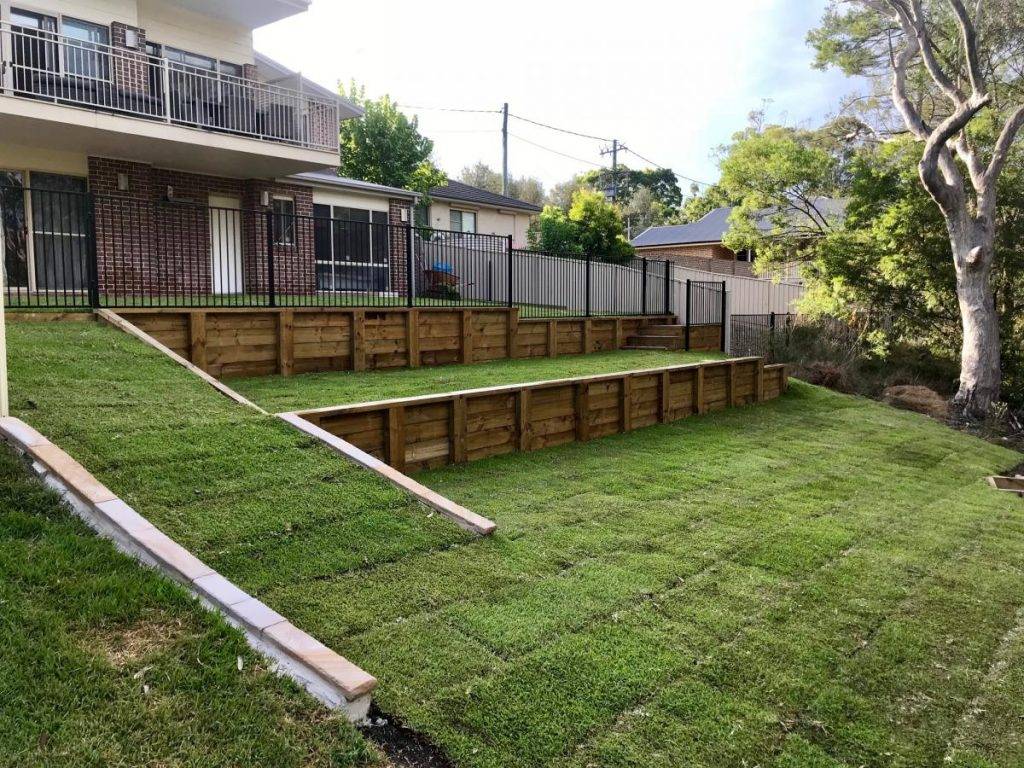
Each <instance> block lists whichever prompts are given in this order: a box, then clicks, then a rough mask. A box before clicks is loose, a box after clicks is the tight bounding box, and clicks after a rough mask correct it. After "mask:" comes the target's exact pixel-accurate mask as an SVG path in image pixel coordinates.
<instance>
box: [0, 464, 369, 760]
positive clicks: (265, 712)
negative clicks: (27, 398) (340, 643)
mask: <svg viewBox="0 0 1024 768" xmlns="http://www.w3.org/2000/svg"><path fill="white" fill-rule="evenodd" d="M239 657H241V659H242V669H241V670H239V669H238V665H237V664H238V658H239ZM0 669H2V670H3V674H2V675H0V765H4V766H22V767H25V768H27V767H28V766H44V765H45V766H69V768H70V767H71V766H74V768H86V767H88V766H97V767H98V766H104V767H106V766H110V767H111V768H117V767H120V766H154V765H165V766H170V765H174V766H182V767H184V766H195V767H196V768H200V766H201V767H202V768H208V766H234V765H266V766H270V765H273V766H282V767H284V766H296V767H298V766H302V767H303V768H307V767H312V766H323V767H324V768H327V767H328V766H330V767H332V768H341V767H342V766H355V765H367V764H370V763H376V762H377V759H376V757H375V754H374V753H373V751H372V750H371V749H369V748H368V747H367V746H366V744H365V742H364V741H363V739H362V737H361V736H360V735H359V734H358V733H356V731H355V729H353V728H352V727H351V726H350V725H349V724H348V722H346V721H345V720H344V718H343V717H341V716H339V715H332V714H330V713H328V712H326V711H325V710H324V708H323V707H322V706H321V705H320V703H319V702H317V701H314V700H313V699H311V698H310V697H308V696H307V695H305V693H304V692H302V691H300V690H299V689H298V688H297V687H296V686H294V685H292V684H291V683H289V682H288V681H286V680H284V679H282V678H279V677H277V676H276V675H274V674H273V673H271V672H269V671H268V670H267V669H265V668H264V666H263V661H262V659H260V658H259V657H257V656H256V655H255V654H253V653H251V652H250V650H249V648H248V646H247V645H246V644H245V642H244V641H243V640H242V638H241V636H240V635H239V633H238V632H237V631H235V630H234V629H231V628H230V627H228V626H227V625H226V624H224V623H223V622H222V621H220V620H218V619H217V618H215V617H214V616H213V615H212V614H210V613H208V612H206V611H204V610H202V609H201V608H200V607H199V606H198V604H197V603H195V602H194V601H192V600H191V599H189V598H188V596H187V595H186V594H185V593H184V591H183V590H181V589H179V588H178V587H176V586H174V585H172V584H171V583H170V582H168V581H166V580H164V579H162V578H160V577H159V576H157V575H156V574H155V573H153V572H151V571H147V570H145V569H142V568H140V567H139V566H138V565H136V564H135V562H134V561H132V560H130V559H129V558H127V557H125V556H123V555H121V554H120V553H118V552H117V551H115V549H114V548H113V546H112V545H110V544H109V543H107V542H105V541H102V540H100V539H98V538H97V537H95V536H93V535H92V533H91V531H89V530H88V529H87V528H86V527H85V526H84V525H83V524H82V523H80V522H79V521H78V520H77V519H76V518H74V517H73V516H72V515H71V514H70V512H68V511H67V510H66V509H65V508H64V507H63V505H62V504H61V503H60V501H59V499H58V497H57V496H56V495H55V494H53V493H52V492H50V491H48V490H45V489H44V488H43V487H42V485H41V484H40V483H39V482H38V481H37V480H36V479H35V478H34V477H32V476H31V475H29V473H28V470H27V469H26V467H25V466H24V465H22V464H21V462H20V460H18V459H16V458H15V457H14V455H13V454H12V453H11V452H10V451H8V450H6V449H4V448H0Z"/></svg>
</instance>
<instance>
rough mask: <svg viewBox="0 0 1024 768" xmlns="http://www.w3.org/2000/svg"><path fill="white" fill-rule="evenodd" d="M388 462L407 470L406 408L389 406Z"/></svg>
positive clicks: (401, 469)
mask: <svg viewBox="0 0 1024 768" xmlns="http://www.w3.org/2000/svg"><path fill="white" fill-rule="evenodd" d="M388 464H390V465H391V466H392V467H394V468H395V469H397V470H398V471H399V472H405V408H404V407H402V406H401V405H395V406H392V407H391V408H388Z"/></svg>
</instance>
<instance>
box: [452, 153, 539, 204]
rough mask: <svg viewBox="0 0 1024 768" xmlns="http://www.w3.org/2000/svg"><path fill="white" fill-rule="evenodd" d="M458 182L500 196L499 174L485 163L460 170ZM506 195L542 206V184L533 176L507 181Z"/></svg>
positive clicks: (478, 163)
mask: <svg viewBox="0 0 1024 768" xmlns="http://www.w3.org/2000/svg"><path fill="white" fill-rule="evenodd" d="M459 181H462V182H463V183H465V184H471V185H473V186H474V187H480V189H486V190H487V191H488V192H494V193H495V194H498V195H500V194H502V183H501V174H500V173H499V172H498V171H496V170H494V169H493V168H491V167H490V166H489V165H487V163H484V162H477V163H476V164H475V165H469V166H466V167H465V168H463V169H462V173H461V174H459ZM508 195H509V197H514V198H515V199H516V200H522V201H523V202H526V203H533V204H534V205H543V204H544V184H543V182H541V180H540V179H537V178H534V177H533V176H519V177H513V178H510V179H509V180H508Z"/></svg>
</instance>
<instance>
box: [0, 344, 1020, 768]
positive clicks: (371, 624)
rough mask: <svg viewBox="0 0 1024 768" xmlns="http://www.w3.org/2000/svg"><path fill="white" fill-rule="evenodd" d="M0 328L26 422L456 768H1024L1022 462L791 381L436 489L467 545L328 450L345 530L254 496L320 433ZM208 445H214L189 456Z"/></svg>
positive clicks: (316, 503)
mask: <svg viewBox="0 0 1024 768" xmlns="http://www.w3.org/2000/svg"><path fill="white" fill-rule="evenodd" d="M13 330H14V338H13V347H14V360H13V362H14V365H13V366H12V374H13V377H14V382H15V397H14V402H15V406H16V408H17V409H18V410H19V412H20V413H22V414H23V415H24V416H25V417H26V418H27V419H28V420H29V421H30V422H33V423H35V424H37V425H38V426H40V427H41V428H42V429H43V431H44V432H48V433H50V434H51V435H53V436H54V437H55V438H56V439H57V440H58V441H59V442H63V443H64V444H65V447H67V448H69V450H71V452H72V453H73V454H75V455H76V456H78V457H79V458H80V459H84V460H85V462H86V464H87V465H88V466H90V467H91V468H94V469H96V468H98V471H99V473H100V475H101V477H103V478H104V479H105V480H108V482H111V484H112V485H113V486H114V488H115V489H116V490H121V486H130V487H131V488H132V489H133V491H132V492H133V494H134V495H135V496H136V497H137V498H138V499H140V500H143V501H145V503H146V504H148V505H150V510H151V511H152V512H153V513H154V517H155V518H156V519H157V522H159V523H160V524H169V525H174V526H176V527H177V529H178V531H184V535H185V536H186V537H187V538H189V539H190V540H191V541H192V542H193V545H194V546H196V547H197V548H199V549H201V550H203V551H204V552H205V553H207V554H208V555H210V556H212V557H215V558H217V559H218V564H219V565H220V567H223V568H224V569H225V570H226V571H227V572H228V574H229V575H231V576H232V577H234V578H236V579H238V580H239V581H240V583H242V585H243V586H245V587H247V588H249V589H257V590H259V591H260V594H261V596H262V597H263V598H264V599H266V600H267V601H268V602H269V603H270V604H271V605H272V606H274V607H275V608H277V609H278V610H280V611H283V612H284V613H286V614H287V615H288V616H289V617H290V618H292V619H293V620H295V621H297V622H298V623H299V624H300V625H302V626H303V627H305V628H307V629H309V630H310V631H312V632H313V633H314V634H316V635H317V636H318V637H320V638H321V639H323V640H324V641H325V642H328V643H329V644H331V645H333V646H334V647H336V648H337V649H338V650H339V651H341V652H342V653H343V654H345V655H346V656H348V657H349V658H352V659H353V660H355V661H356V662H357V663H359V664H361V665H363V666H364V667H365V668H367V669H368V670H370V671H372V672H373V673H374V674H376V675H378V676H379V677H380V679H381V683H382V684H381V687H380V689H379V691H378V696H377V698H378V700H379V701H380V702H381V704H382V705H383V707H384V709H385V710H386V711H391V712H394V713H397V714H399V715H401V716H402V718H403V719H405V720H406V721H407V723H408V724H410V725H412V726H413V727H415V728H417V729H419V730H421V731H423V732H424V733H426V734H428V735H429V736H430V737H431V738H432V739H433V740H435V741H436V742H437V743H438V744H440V745H441V746H443V747H444V749H445V750H447V751H448V753H449V754H450V755H451V756H452V757H453V758H454V759H455V760H456V761H457V762H458V764H460V765H465V766H494V767H495V768H497V766H502V767H503V768H505V767H508V766H513V767H514V766H522V767H524V768H525V767H526V766H565V767H569V766H574V767H576V768H584V767H585V766H666V767H667V766H679V765H687V766H722V765H740V764H743V763H744V762H745V763H746V764H748V765H761V766H831V767H833V768H836V767H838V766H851V767H852V766H859V765H869V766H883V765H885V766H890V765H899V766H922V765H940V764H951V765H954V766H962V767H963V768H966V767H967V766H971V767H972V768H977V767H978V766H1007V767H1009V766H1016V765H1020V764H1022V762H1024V741H1022V725H1021V724H1022V722H1024V703H1022V702H1024V676H1022V675H1021V674H1020V671H1019V670H1020V668H1021V664H1022V662H1024V621H1022V620H1024V505H1022V504H1021V502H1020V500H1019V499H1017V498H1016V497H1014V496H1011V495H1009V494H998V493H996V492H994V491H992V490H991V489H989V488H988V487H987V486H986V485H985V483H984V481H983V477H984V476H985V475H987V474H991V473H992V472H994V471H998V470H1001V469H1004V468H1006V467H1008V466H1011V465H1014V464H1016V463H1018V462H1019V458H1020V457H1019V455H1017V454H1013V453H1011V452H1009V451H1006V450H1003V449H1001V448H998V447H995V446H991V445H988V444H986V443H983V442H981V441H978V440H975V439H973V438H970V437H968V436H965V435H962V434H959V433H956V432H953V431H951V430H948V429H946V428H945V427H942V426H941V425H939V424H937V423H934V422H931V421H929V420H927V419H925V418H923V417H919V416H916V415H914V414H908V413H903V412H898V411H895V410H892V409H889V408H887V407H884V406H882V405H879V404H877V403H873V402H870V401H866V400H861V399H856V398H849V397H844V396H841V395H837V394H834V393H831V392H827V391H824V390H820V389H816V388H812V387H808V386H805V385H801V384H794V386H793V387H792V390H791V392H790V394H789V395H787V396H786V397H784V398H782V399H781V400H778V401H774V402H772V403H769V404H765V405H763V406H758V407H752V408H747V409H737V410H734V411H730V412H723V413H718V414H714V415H710V416H707V417H702V418H696V419H690V420H686V421H683V422H679V423H676V424H671V425H662V426H658V427H652V428H649V429H645V430H639V431H636V432H630V433H628V434H625V435H618V436H615V437H611V438H606V439H602V440H597V441H593V442H591V443H587V444H574V445H568V446H563V447H560V448H555V449H551V450H547V451H543V452H538V453H531V454H515V455H511V456H506V457H501V458H496V459H491V460H488V461H483V462H478V463H474V464H471V465H468V466H465V467H449V468H445V469H442V470H437V471H435V472H431V473H427V474H425V475H424V476H423V477H422V478H421V479H423V480H424V481H425V482H426V483H427V484H428V485H430V486H431V487H434V488H435V489H437V490H439V491H440V492H442V493H445V494H447V495H449V496H451V497H453V498H455V499H456V500H457V501H459V502H461V503H464V504H466V505H468V506H469V507H470V508H472V509H474V510H475V511H477V512H480V513H481V514H484V515H487V516H488V517H491V518H493V519H495V520H497V522H498V524H499V531H498V533H497V535H495V536H494V537H492V538H489V539H469V538H466V537H461V536H459V535H458V534H456V533H455V532H453V531H450V529H448V528H445V529H443V530H442V529H436V528H434V527H433V525H432V524H431V521H429V520H427V519H426V518H425V517H424V516H423V515H421V514H416V513H415V512H414V511H410V510H409V509H406V508H405V507H404V506H402V505H400V504H397V505H396V504H391V505H390V506H388V504H387V503H386V502H387V501H388V499H389V498H390V497H389V496H388V494H387V493H386V492H385V491H383V490H379V489H378V491H377V493H378V494H379V495H376V496H374V497H373V498H372V499H370V500H369V501H368V502H367V504H366V506H361V505H360V503H359V501H360V497H361V494H362V493H363V492H364V490H365V488H366V487H367V486H372V483H370V482H369V481H368V480H366V479H365V478H363V477H362V476H360V475H358V473H347V471H346V470H345V469H343V468H342V465H339V464H337V463H336V462H329V463H328V464H327V465H325V466H324V467H323V470H322V471H324V472H326V473H327V474H328V475H329V476H332V477H342V478H343V479H342V482H341V485H342V486H343V487H344V489H346V490H345V492H342V491H333V492H336V493H338V494H339V496H337V497H334V496H331V497H330V498H332V499H333V498H344V499H345V500H346V502H345V503H346V504H347V505H352V506H346V507H345V510H346V512H345V514H340V513H339V512H338V511H337V510H332V513H333V517H330V516H325V517H323V518H321V515H323V510H322V508H321V507H320V505H321V503H322V501H321V497H319V496H316V495H314V492H313V490H312V489H313V488H317V487H319V482H318V478H320V477H322V476H320V475H314V476H312V479H307V480H306V481H300V479H299V477H298V476H296V475H294V474H291V475H290V477H291V480H290V483H291V484H292V485H291V486H289V488H290V489H291V488H294V493H295V497H294V498H295V501H294V502H291V503H289V506H288V507H287V510H286V511H282V509H281V505H282V504H285V503H287V502H289V498H288V497H286V496H277V497H276V503H267V502H266V500H265V499H264V495H265V494H273V493H275V491H274V489H273V484H274V478H275V476H276V472H277V466H278V464H280V465H281V467H282V471H284V472H285V473H286V474H289V473H292V472H294V471H295V469H294V465H293V462H297V461H299V459H296V458H295V456H304V457H306V458H304V459H303V461H307V462H309V461H312V459H310V458H308V457H309V456H310V455H313V456H317V455H318V454H317V453H316V452H315V451H314V450H313V449H312V448H311V447H310V446H305V445H304V444H303V443H301V441H300V442H299V443H298V444H295V442H293V438H290V437H289V436H288V435H287V434H286V433H281V432H280V431H278V430H276V429H271V428H269V427H267V426H266V422H265V421H263V420H258V419H254V417H250V416H248V414H246V413H244V412H243V411H241V410H240V409H238V408H237V407H235V406H232V405H230V404H227V402H228V401H223V403H225V404H224V405H222V404H216V405H215V404H214V403H215V401H211V400H210V397H209V396H208V395H207V394H205V393H204V392H202V391H201V390H200V389H198V388H196V386H194V385H193V384H192V383H191V380H189V379H188V378H187V377H186V376H184V375H182V374H180V373H179V372H177V371H176V370H172V369H171V368H168V367H167V366H166V365H163V364H162V363H159V361H157V360H154V359H152V356H151V355H149V353H143V352H141V351H140V350H141V348H140V347H138V346H137V345H135V344H134V343H133V342H129V341H127V340H125V341H122V340H120V339H119V338H118V337H116V336H114V335H111V334H112V332H109V331H106V330H104V329H90V330H88V331H75V330H68V327H62V328H60V329H56V330H55V329H52V328H49V329H45V330H37V329H32V328H27V329H24V330H22V329H13ZM33 345H39V346H41V347H43V348H44V351H36V350H33ZM101 361H106V365H105V367H100V365H99V363H100V362H101ZM460 370H463V371H464V370H466V369H460ZM529 370H535V369H529ZM79 378H82V379H87V380H88V385H85V384H81V383H79V382H78V379H79ZM524 378H530V379H536V378H541V377H540V376H537V375H529V376H525V377H524ZM460 381H461V379H460ZM67 382H70V383H67ZM65 388H70V389H71V390H72V392H71V393H68V392H67V391H66V389H65ZM151 390H153V393H152V395H151V394H150V391H151ZM100 391H102V392H105V393H106V394H105V395H104V397H105V398H106V400H104V402H103V403H100V404H99V406H98V407H97V404H96V402H95V401H96V399H97V398H100V395H98V394H96V393H97V392H100ZM30 397H31V398H33V399H35V400H36V402H35V405H34V407H32V406H31V405H29V403H28V399H29V398H30ZM370 397H373V395H370ZM101 399H102V398H101ZM360 399H369V397H362V398H360ZM108 401H109V406H108ZM85 404H88V405H89V406H90V407H89V408H85V407H84V405H85ZM207 409H210V411H211V413H212V414H213V415H214V416H215V417H216V419H217V421H216V424H215V428H211V429H212V430H213V433H215V434H216V435H217V437H216V438H214V437H213V436H211V433H210V432H208V431H207V430H206V429H205V428H204V426H203V422H204V420H205V418H206V415H205V411H206V410H207ZM92 410H97V411H101V412H105V411H107V410H109V414H108V415H107V416H105V417H104V418H103V419H99V418H98V417H97V416H94V415H90V414H91V411H92ZM80 417H82V418H84V419H85V423H82V422H80V421H77V419H79V418H80ZM147 419H151V420H153V421H154V422H155V423H163V420H164V419H167V420H169V421H170V422H173V424H172V426H173V428H171V427H168V428H165V429H162V430H160V431H159V434H158V435H152V436H148V437H147V436H145V432H146V420H147ZM129 425H130V430H131V431H130V432H125V431H126V430H128V429H129ZM62 435H63V436H66V439H65V440H62ZM204 441H215V444H216V446H217V447H219V448H220V449H222V450H227V451H229V458H228V459H225V460H223V461H219V462H218V461H217V460H215V459H214V458H211V457H209V456H206V455H204V456H202V457H199V458H198V459H197V460H195V461H193V460H192V459H190V458H189V456H190V451H193V450H194V448H193V446H194V445H197V444H198V445H205V444H206V442H204ZM267 441H269V447H267V446H266V445H265V444H266V443H267ZM250 451H251V452H257V453H258V455H260V456H261V457H263V459H265V460H261V461H259V462H252V461H247V460H245V459H246V456H247V453H248V452H250ZM267 452H269V453H267ZM167 456H171V457H172V458H171V459H170V460H168V459H166V458H165V457H167ZM271 456H272V458H271ZM126 457H129V458H130V459H131V464H130V470H131V471H125V469H126V467H125V462H126V460H127V459H126ZM190 462H191V463H190ZM218 467H220V468H223V469H225V470H227V468H229V467H230V468H234V471H232V472H225V474H223V475H221V474H217V473H216V472H214V471H213V470H216V469H217V468H218ZM339 473H344V474H339ZM210 486H217V487H223V486H228V487H230V488H232V489H234V490H231V491H230V492H225V493H224V494H223V495H221V496H219V497H218V500H217V502H216V503H208V502H207V501H206V500H205V497H206V495H207V494H208V493H209V490H208V488H209V487H210ZM195 494H198V495H199V496H201V497H203V500H201V501H199V502H196V501H194V500H193V499H192V498H191V497H192V495H195ZM382 504H383V505H384V508H383V509H379V510H378V508H379V507H380V506H381V505H382ZM349 509H354V510H356V511H355V512H352V513H350V512H348V510H349ZM374 511H379V516H374ZM353 515H354V516H355V518H356V519H363V517H362V516H364V515H365V516H367V517H366V518H365V519H366V520H367V525H364V526H360V527H358V528H353V527H352V526H351V525H349V524H348V521H349V519H350V518H351V517H352V516H353ZM338 518H340V519H338ZM289 520H297V521H302V522H301V524H298V525H292V527H290V528H289V527H286V525H285V524H286V522H287V521H289ZM396 528H397V533H396ZM354 533H355V534H357V536H358V538H357V539H356V540H352V538H351V537H352V536H353V535H354ZM360 554H362V555H363V556H364V557H365V560H363V561H361V562H360V561H359V559H358V558H359V555H360Z"/></svg>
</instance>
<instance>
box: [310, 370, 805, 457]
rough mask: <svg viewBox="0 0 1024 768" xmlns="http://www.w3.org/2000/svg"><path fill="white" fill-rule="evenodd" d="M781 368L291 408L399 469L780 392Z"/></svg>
mask: <svg viewBox="0 0 1024 768" xmlns="http://www.w3.org/2000/svg"><path fill="white" fill-rule="evenodd" d="M786 386H787V374H786V368H785V366H782V365H769V366H766V365H765V364H764V361H763V360H761V359H760V358H744V359H738V360H729V361H716V362H708V363H698V364H690V365H678V366H670V367H666V368H659V369H653V370H648V371H633V372H625V373H615V374H607V375H601V376H588V377H582V378H576V379H564V380H559V381H547V382H540V383H533V384H517V385H513V386H503V387H492V388H487V389H477V390H469V391H464V392H451V393H447V394H443V395H430V396H426V397H414V398H404V399H400V400H389V401H382V402H375V403H363V404H359V405H351V406H340V407H335V408H321V409H317V410H311V411H304V412H299V413H297V414H296V415H297V416H299V417H301V418H303V419H305V420H307V421H309V422H310V423H312V424H314V425H316V426H318V427H320V428H321V429H324V430H326V431H327V432H330V433H331V434H333V435H335V436H337V437H340V438H341V439H343V440H345V441H346V442H349V443H351V444H352V445H355V446H356V447H357V448H359V449H361V450H363V451H366V452H367V453H369V454H371V455H372V456H375V457H377V458H379V459H380V460H382V461H385V462H387V463H388V464H390V465H391V466H392V467H394V468H395V469H397V470H399V471H400V472H414V471H418V470H422V469H428V468H432V467H438V466H443V465H445V464H461V463H464V462H468V461H476V460H479V459H484V458H487V457H490V456H499V455H502V454H507V453H514V452H518V451H535V450H539V449H541V448H547V447H550V446H555V445H562V444H565V443H571V442H574V441H586V440H590V439H593V438H598V437H603V436H605V435H611V434H614V433H617V432H628V431H630V430H633V429H639V428H641V427H646V426H650V425H653V424H658V423H666V422H671V421H676V420H679V419H684V418H687V417H688V416H692V415H695V414H701V413H706V412H708V411H717V410H722V409H725V408H730V407H735V406H740V405H746V404H750V403H759V402H762V401H765V400H771V399H773V398H776V397H778V396H779V395H781V394H782V393H783V392H784V391H785V390H786Z"/></svg>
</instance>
